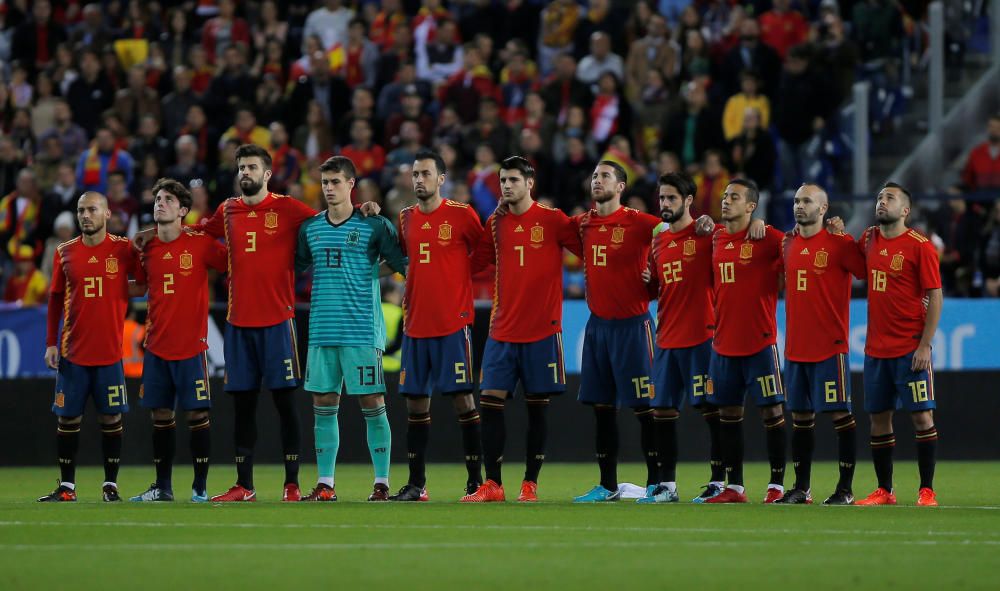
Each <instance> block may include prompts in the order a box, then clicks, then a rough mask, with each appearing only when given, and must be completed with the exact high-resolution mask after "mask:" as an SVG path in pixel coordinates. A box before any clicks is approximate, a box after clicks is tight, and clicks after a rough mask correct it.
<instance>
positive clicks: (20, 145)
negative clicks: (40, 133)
mask: <svg viewBox="0 0 1000 591" xmlns="http://www.w3.org/2000/svg"><path fill="white" fill-rule="evenodd" d="M7 135H8V136H10V139H12V140H14V145H15V146H17V150H18V151H19V152H21V153H22V154H24V156H25V158H26V159H28V158H31V157H32V156H33V155H34V154H35V152H36V151H37V150H38V145H37V142H36V141H35V134H34V132H33V131H31V112H30V111H28V109H26V108H24V107H19V108H17V109H15V110H14V116H13V117H12V118H11V120H10V128H9V129H8V130H7Z"/></svg>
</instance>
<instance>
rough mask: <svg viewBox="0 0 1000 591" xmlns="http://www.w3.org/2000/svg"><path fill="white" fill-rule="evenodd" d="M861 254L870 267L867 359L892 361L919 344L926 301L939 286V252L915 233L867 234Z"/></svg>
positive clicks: (872, 230)
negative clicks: (894, 234)
mask: <svg viewBox="0 0 1000 591" xmlns="http://www.w3.org/2000/svg"><path fill="white" fill-rule="evenodd" d="M861 249H862V251H863V252H864V255H865V261H866V265H867V267H868V269H867V270H868V275H867V278H868V336H867V337H866V340H865V355H870V356H872V357H879V358H883V359H893V358H896V357H902V356H904V355H907V354H909V353H912V352H913V351H915V350H916V349H917V345H919V344H920V337H921V336H922V335H923V332H924V320H925V319H926V317H927V305H926V303H925V302H924V297H925V296H926V295H927V290H929V289H939V288H940V287H941V272H940V269H939V264H940V262H939V259H938V254H937V250H935V249H934V245H933V244H931V242H930V240H928V239H927V238H926V237H925V236H923V235H922V234H920V233H919V232H917V231H916V230H907V231H905V232H903V233H902V234H900V235H899V236H896V237H895V238H885V237H883V236H882V232H881V231H880V230H879V229H878V228H877V227H871V228H868V229H867V230H865V233H864V235H863V236H862V237H861Z"/></svg>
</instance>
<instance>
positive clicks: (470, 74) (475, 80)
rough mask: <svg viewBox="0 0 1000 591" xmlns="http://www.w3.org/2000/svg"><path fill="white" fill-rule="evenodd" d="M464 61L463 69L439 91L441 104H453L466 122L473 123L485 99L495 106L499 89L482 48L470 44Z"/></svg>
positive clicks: (464, 54) (466, 45)
mask: <svg viewBox="0 0 1000 591" xmlns="http://www.w3.org/2000/svg"><path fill="white" fill-rule="evenodd" d="M462 60H463V66H462V69H461V70H460V71H458V72H456V73H455V74H454V75H452V76H451V78H449V79H448V81H447V82H445V83H444V84H443V85H441V86H440V87H439V88H438V101H439V102H440V103H442V104H448V103H452V104H453V105H454V107H455V111H456V112H457V113H458V116H459V117H460V118H461V119H462V122H463V123H469V122H471V121H473V120H474V119H475V118H476V116H477V115H478V113H479V103H480V100H481V99H483V98H485V97H488V98H490V99H491V100H494V103H495V99H496V96H497V88H496V85H495V84H494V81H493V73H492V72H490V69H489V68H488V67H486V65H485V63H484V62H483V56H482V53H480V51H479V48H477V47H476V46H475V45H473V44H471V43H466V44H465V46H464V48H463V54H462Z"/></svg>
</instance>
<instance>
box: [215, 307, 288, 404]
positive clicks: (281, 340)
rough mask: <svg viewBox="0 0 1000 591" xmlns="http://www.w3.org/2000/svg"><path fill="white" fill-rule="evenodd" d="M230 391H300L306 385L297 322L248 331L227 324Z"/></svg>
mask: <svg viewBox="0 0 1000 591" xmlns="http://www.w3.org/2000/svg"><path fill="white" fill-rule="evenodd" d="M225 347H226V349H225V353H226V384H225V389H226V392H241V391H244V390H254V391H256V390H260V385H261V381H262V380H263V383H264V387H265V388H267V389H268V390H278V389H282V388H297V387H298V386H299V385H300V384H301V383H302V367H301V366H300V365H299V349H298V335H297V333H296V332H295V320H293V319H288V320H286V321H285V322H282V323H281V324H275V325H274V326H263V327H259V328H247V327H242V326H233V325H232V324H227V325H226V334H225Z"/></svg>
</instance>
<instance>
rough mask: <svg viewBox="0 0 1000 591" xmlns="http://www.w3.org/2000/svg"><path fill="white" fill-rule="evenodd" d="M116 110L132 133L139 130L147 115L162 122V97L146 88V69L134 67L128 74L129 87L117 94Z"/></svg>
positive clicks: (139, 66) (141, 66) (138, 65)
mask: <svg viewBox="0 0 1000 591" xmlns="http://www.w3.org/2000/svg"><path fill="white" fill-rule="evenodd" d="M113 108H114V110H115V111H116V112H117V113H118V116H119V117H120V118H121V120H122V123H124V124H125V127H126V128H127V129H128V131H129V132H130V133H133V134H134V133H136V132H138V130H139V122H140V121H142V118H143V117H145V116H146V115H149V116H152V117H154V118H155V119H156V121H157V122H159V121H160V97H159V96H158V95H157V94H156V91H155V90H153V89H152V88H150V87H148V86H146V68H145V67H144V66H143V65H142V64H137V65H135V66H132V67H131V68H130V69H129V72H128V86H127V87H126V88H123V89H121V90H119V91H118V92H117V93H116V94H115V102H114V107H113Z"/></svg>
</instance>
